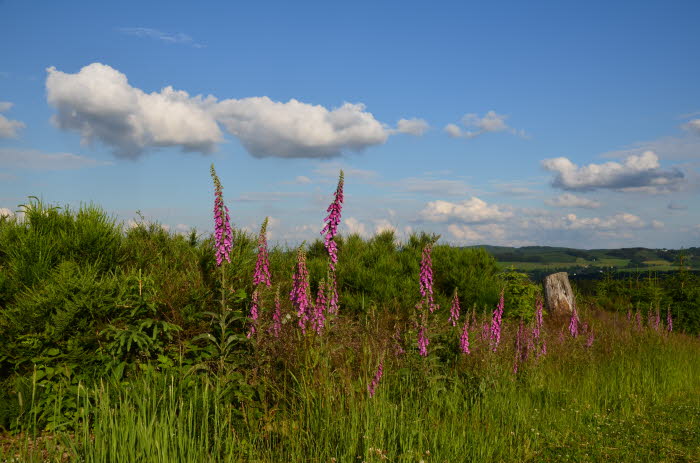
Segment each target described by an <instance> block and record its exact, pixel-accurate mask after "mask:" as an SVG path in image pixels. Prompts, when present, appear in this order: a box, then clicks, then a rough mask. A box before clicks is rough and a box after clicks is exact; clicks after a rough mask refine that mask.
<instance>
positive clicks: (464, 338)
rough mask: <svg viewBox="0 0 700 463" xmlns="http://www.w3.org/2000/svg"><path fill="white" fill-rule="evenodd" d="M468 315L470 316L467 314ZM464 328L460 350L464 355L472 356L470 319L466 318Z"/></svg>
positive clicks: (460, 339)
mask: <svg viewBox="0 0 700 463" xmlns="http://www.w3.org/2000/svg"><path fill="white" fill-rule="evenodd" d="M467 315H468V314H467ZM465 318H466V320H465V321H464V326H463V327H462V335H461V336H460V337H459V350H461V351H462V353H463V354H470V353H471V351H470V350H469V317H468V316H467V317H465Z"/></svg>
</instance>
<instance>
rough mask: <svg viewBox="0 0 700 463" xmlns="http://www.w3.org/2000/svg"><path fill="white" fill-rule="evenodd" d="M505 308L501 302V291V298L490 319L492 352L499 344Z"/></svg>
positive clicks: (502, 301)
mask: <svg viewBox="0 0 700 463" xmlns="http://www.w3.org/2000/svg"><path fill="white" fill-rule="evenodd" d="M504 308H505V302H504V300H503V291H501V298H500V299H499V301H498V305H497V306H496V310H494V311H493V317H492V318H491V336H490V337H491V348H492V349H493V351H494V352H496V349H497V348H498V344H499V343H500V342H501V325H502V324H503V309H504Z"/></svg>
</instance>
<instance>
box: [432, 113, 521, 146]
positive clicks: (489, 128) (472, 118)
mask: <svg viewBox="0 0 700 463" xmlns="http://www.w3.org/2000/svg"><path fill="white" fill-rule="evenodd" d="M508 117H509V116H507V115H504V114H498V113H497V112H496V111H489V112H487V113H486V114H485V115H484V116H483V117H479V115H478V114H475V113H469V114H465V115H464V116H463V117H462V120H461V124H462V126H463V127H460V126H458V125H457V124H447V125H446V126H445V132H447V134H448V135H449V136H450V137H452V138H466V139H472V138H476V137H478V136H480V135H483V134H485V133H496V132H507V133H510V134H512V135H517V136H519V137H522V138H529V135H528V134H527V133H526V132H525V130H522V129H514V128H512V127H510V126H509V125H508V124H507V123H506V119H508Z"/></svg>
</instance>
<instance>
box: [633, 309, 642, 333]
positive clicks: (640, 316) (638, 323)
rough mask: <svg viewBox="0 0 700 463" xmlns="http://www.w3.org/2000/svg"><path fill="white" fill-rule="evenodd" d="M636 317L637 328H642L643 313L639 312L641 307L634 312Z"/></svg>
mask: <svg viewBox="0 0 700 463" xmlns="http://www.w3.org/2000/svg"><path fill="white" fill-rule="evenodd" d="M634 319H635V321H636V322H637V329H638V330H640V331H641V330H642V315H641V314H640V313H639V309H637V313H635V314H634Z"/></svg>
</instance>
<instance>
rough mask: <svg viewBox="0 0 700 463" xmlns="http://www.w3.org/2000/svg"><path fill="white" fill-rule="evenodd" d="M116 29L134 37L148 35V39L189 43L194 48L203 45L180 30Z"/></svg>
mask: <svg viewBox="0 0 700 463" xmlns="http://www.w3.org/2000/svg"><path fill="white" fill-rule="evenodd" d="M117 31H119V32H121V33H122V34H126V35H133V36H136V37H148V38H150V39H155V40H160V41H161V42H166V43H173V44H184V45H190V46H192V47H195V48H203V47H204V45H201V44H199V43H197V42H195V41H194V40H193V39H192V37H190V36H189V35H187V34H183V33H181V32H176V33H170V32H163V31H159V30H157V29H151V28H148V27H119V28H117Z"/></svg>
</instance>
